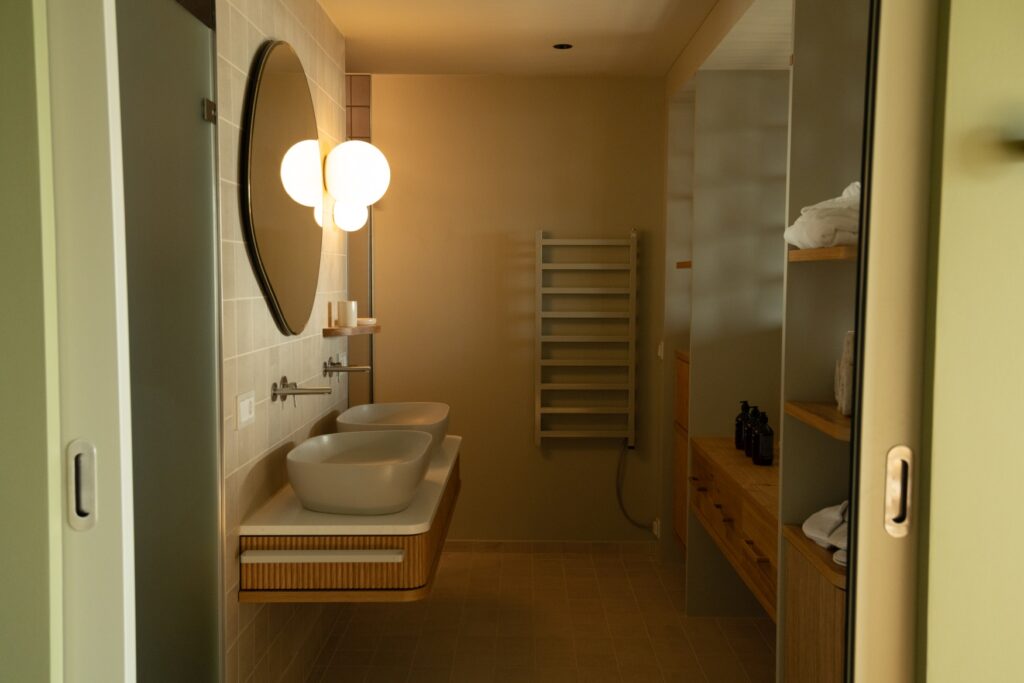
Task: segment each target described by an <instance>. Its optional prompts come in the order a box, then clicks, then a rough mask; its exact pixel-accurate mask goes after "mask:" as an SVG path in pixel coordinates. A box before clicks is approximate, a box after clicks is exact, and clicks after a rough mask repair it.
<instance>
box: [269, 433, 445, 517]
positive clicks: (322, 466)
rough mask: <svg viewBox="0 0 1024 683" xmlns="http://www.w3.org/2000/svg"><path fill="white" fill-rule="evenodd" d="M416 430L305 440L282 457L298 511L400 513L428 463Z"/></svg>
mask: <svg viewBox="0 0 1024 683" xmlns="http://www.w3.org/2000/svg"><path fill="white" fill-rule="evenodd" d="M431 440H432V437H431V436H430V434H428V433H427V432H421V431H398V430H390V431H362V432H345V433H337V434H324V435H323V436H314V437H313V438H311V439H306V440H305V441H303V442H302V443H301V444H299V445H298V446H296V447H295V448H293V449H292V450H291V451H290V452H289V453H288V457H287V466H288V480H289V481H290V482H291V485H292V488H293V489H294V490H295V495H296V496H298V498H299V501H301V503H302V506H303V507H305V508H307V509H309V510H315V511H317V512H330V513H334V514H345V515H385V514H389V513H392V512H398V511H399V510H404V509H405V508H407V507H408V506H409V504H410V503H411V502H412V499H413V498H414V497H415V496H416V488H417V487H418V486H419V484H420V482H421V481H423V476H424V474H425V473H426V471H427V465H428V464H429V460H428V453H429V450H430V444H431Z"/></svg>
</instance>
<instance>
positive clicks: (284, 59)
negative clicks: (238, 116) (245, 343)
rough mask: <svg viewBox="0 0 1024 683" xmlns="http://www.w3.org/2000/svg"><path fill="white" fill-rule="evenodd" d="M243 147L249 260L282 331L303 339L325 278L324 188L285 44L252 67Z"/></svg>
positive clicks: (302, 81)
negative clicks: (319, 218) (320, 220)
mask: <svg viewBox="0 0 1024 683" xmlns="http://www.w3.org/2000/svg"><path fill="white" fill-rule="evenodd" d="M240 147H241V154H240V155H239V156H240V163H241V168H240V173H239V193H240V201H241V214H242V226H243V233H244V235H245V244H246V249H247V251H248V252H249V260H250V261H251V263H252V266H253V271H254V272H255V275H256V279H257V281H258V282H259V284H260V288H261V289H262V290H263V295H264V297H265V298H266V300H267V304H268V306H269V307H270V310H271V313H272V315H273V318H274V321H275V322H276V323H277V327H278V329H280V331H281V333H282V334H286V335H288V334H299V333H300V332H301V331H302V329H303V328H304V327H305V326H306V323H307V322H308V321H309V316H310V313H311V311H312V309H313V302H314V299H315V297H316V287H317V281H318V279H319V275H320V251H321V243H322V240H323V230H322V229H321V228H320V226H319V225H318V224H317V222H318V221H317V218H316V216H315V215H314V211H315V210H320V211H321V212H322V208H320V207H322V206H323V181H322V179H320V174H321V159H322V155H321V153H320V143H319V140H318V136H317V126H316V114H315V112H314V110H313V100H312V97H311V96H310V93H309V85H308V83H307V80H306V74H305V72H304V71H303V69H302V63H301V62H300V61H299V57H298V55H297V54H296V53H295V50H294V49H292V47H291V45H289V44H288V43H285V42H282V41H269V42H267V43H266V44H264V45H263V47H262V48H261V49H260V51H259V53H258V54H257V56H256V59H255V60H254V62H253V66H252V70H251V72H250V75H249V84H248V87H247V90H246V97H245V111H244V113H243V117H242V135H241V145H240ZM311 176H312V180H313V182H309V181H310V180H311ZM290 178H297V180H298V182H294V183H289V179H290ZM295 187H300V188H305V190H306V191H305V192H304V193H303V192H296V191H294V189H293V188H295ZM311 188H312V189H311ZM289 190H291V191H289Z"/></svg>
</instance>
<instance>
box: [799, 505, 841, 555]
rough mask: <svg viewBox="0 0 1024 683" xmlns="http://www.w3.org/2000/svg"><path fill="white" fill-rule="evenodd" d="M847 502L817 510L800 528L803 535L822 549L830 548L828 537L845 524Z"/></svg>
mask: <svg viewBox="0 0 1024 683" xmlns="http://www.w3.org/2000/svg"><path fill="white" fill-rule="evenodd" d="M848 507H849V501H845V500H844V501H843V502H842V503H840V504H839V505H833V506H832V507H827V508H825V509H824V510H819V511H818V512H815V513H814V514H813V515H811V516H810V517H808V518H807V519H806V520H805V521H804V523H803V526H802V527H801V528H802V529H803V532H804V535H805V536H807V538H809V539H811V540H812V541H814V542H815V543H817V544H818V545H820V546H821V547H822V548H830V547H832V543H831V542H830V541H829V537H830V536H831V535H832V534H833V533H834V532H835V530H836V529H838V528H839V526H840V525H842V524H844V523H845V522H846V511H847V508H848Z"/></svg>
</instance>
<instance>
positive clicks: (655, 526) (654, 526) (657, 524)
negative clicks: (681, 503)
mask: <svg viewBox="0 0 1024 683" xmlns="http://www.w3.org/2000/svg"><path fill="white" fill-rule="evenodd" d="M651 533H652V534H654V537H655V538H661V517H655V518H654V521H653V522H651Z"/></svg>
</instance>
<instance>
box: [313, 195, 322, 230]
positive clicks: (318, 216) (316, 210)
mask: <svg viewBox="0 0 1024 683" xmlns="http://www.w3.org/2000/svg"><path fill="white" fill-rule="evenodd" d="M313 220H315V221H316V224H317V225H319V226H320V227H321V228H322V227H324V200H323V197H321V198H320V201H319V202H317V203H316V206H314V207H313Z"/></svg>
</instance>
